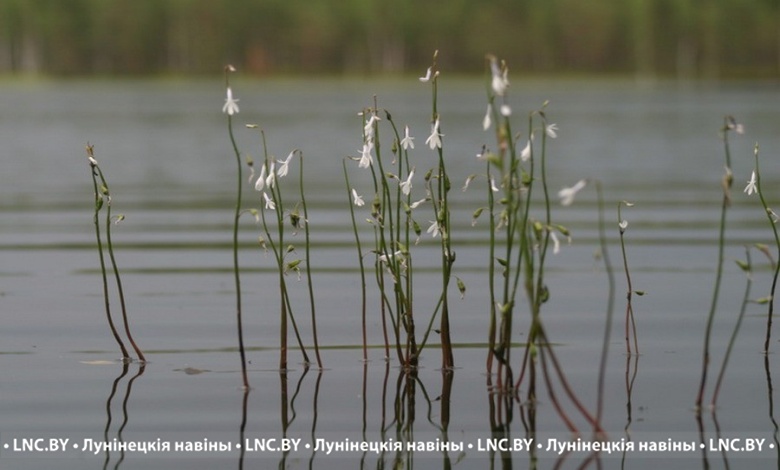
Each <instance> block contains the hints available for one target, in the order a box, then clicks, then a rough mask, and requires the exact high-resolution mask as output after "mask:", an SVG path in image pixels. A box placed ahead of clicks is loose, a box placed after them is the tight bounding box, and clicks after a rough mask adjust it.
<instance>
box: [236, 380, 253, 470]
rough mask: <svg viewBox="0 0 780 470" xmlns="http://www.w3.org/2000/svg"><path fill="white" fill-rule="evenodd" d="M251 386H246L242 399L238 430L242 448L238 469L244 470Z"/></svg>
mask: <svg viewBox="0 0 780 470" xmlns="http://www.w3.org/2000/svg"><path fill="white" fill-rule="evenodd" d="M249 391H250V389H249V388H244V396H243V399H242V400H241V425H240V426H239V430H238V436H239V438H238V442H239V443H241V450H240V452H239V456H238V469H239V470H243V468H244V457H245V453H246V446H245V445H244V435H245V433H246V422H247V409H248V405H249Z"/></svg>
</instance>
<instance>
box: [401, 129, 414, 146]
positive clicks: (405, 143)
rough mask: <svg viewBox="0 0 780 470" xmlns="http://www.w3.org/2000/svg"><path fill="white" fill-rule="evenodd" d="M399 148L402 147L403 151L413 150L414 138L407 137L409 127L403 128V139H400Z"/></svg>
mask: <svg viewBox="0 0 780 470" xmlns="http://www.w3.org/2000/svg"><path fill="white" fill-rule="evenodd" d="M401 147H403V148H404V150H409V149H410V148H412V149H413V148H414V137H411V136H410V135H409V126H406V127H404V138H403V139H401Z"/></svg>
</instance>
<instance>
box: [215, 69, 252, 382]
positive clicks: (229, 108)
mask: <svg viewBox="0 0 780 470" xmlns="http://www.w3.org/2000/svg"><path fill="white" fill-rule="evenodd" d="M235 71H236V69H235V68H234V67H233V66H232V65H227V66H225V88H226V90H227V96H226V98H225V104H224V105H223V106H222V112H223V113H225V114H226V115H227V128H228V135H229V137H230V143H231V145H232V146H233V153H234V154H235V156H236V168H237V173H236V175H237V178H236V206H235V210H234V217H233V278H234V280H235V285H236V326H237V329H238V353H239V356H240V357H241V379H242V381H243V384H244V385H243V386H244V388H249V378H248V376H247V371H246V352H245V350H244V329H243V326H242V318H241V276H240V274H239V265H238V223H239V219H240V218H241V213H242V210H241V196H242V191H243V181H244V177H243V176H242V171H241V168H242V164H241V152H240V151H239V150H238V145H237V144H236V139H235V137H234V136H233V115H234V114H237V113H238V112H239V108H238V100H237V99H234V98H233V90H232V89H231V88H230V73H231V72H235Z"/></svg>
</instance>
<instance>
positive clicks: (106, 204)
mask: <svg viewBox="0 0 780 470" xmlns="http://www.w3.org/2000/svg"><path fill="white" fill-rule="evenodd" d="M87 158H88V160H89V166H90V168H91V169H92V184H93V188H94V190H95V216H94V224H95V236H96V238H97V248H98V252H99V255H100V270H101V273H102V276H103V296H104V299H105V308H106V317H107V318H108V324H109V327H110V328H111V333H112V335H113V336H114V339H115V340H116V341H117V343H118V344H119V349H120V350H121V351H122V359H123V361H126V362H129V361H131V360H132V359H131V358H130V355H129V354H128V352H127V349H126V348H125V345H124V343H123V342H122V340H121V338H120V337H119V333H118V332H117V330H116V328H115V326H114V322H113V320H112V318H111V307H110V302H109V298H108V281H107V277H106V264H105V259H104V256H103V243H102V240H101V236H100V223H99V220H98V213H99V212H100V210H101V209H103V208H105V210H106V218H105V227H106V228H105V232H106V246H107V248H108V257H109V259H110V260H111V269H112V271H113V272H114V280H115V282H116V288H117V294H118V296H119V305H120V306H121V308H122V323H123V325H124V329H125V334H126V335H127V340H128V341H129V342H130V345H131V346H132V347H133V350H134V351H135V353H136V355H137V356H138V360H139V361H140V362H142V363H144V362H146V357H144V353H143V351H141V348H139V347H138V344H136V342H135V339H133V335H132V333H130V322H129V320H128V316H127V304H126V302H125V292H124V288H123V287H122V278H121V276H120V274H119V268H118V267H117V262H116V256H115V255H114V244H113V242H112V240H111V226H112V225H115V224H118V223H119V222H121V221H122V220H124V218H125V217H124V215H118V216H113V215H112V214H111V202H112V201H111V191H110V190H109V187H108V182H107V181H106V178H105V175H104V174H103V171H102V170H101V169H100V165H98V163H97V160H96V159H95V154H94V146H92V145H89V144H87ZM98 178H99V179H100V188H99V189H98V181H97V180H98Z"/></svg>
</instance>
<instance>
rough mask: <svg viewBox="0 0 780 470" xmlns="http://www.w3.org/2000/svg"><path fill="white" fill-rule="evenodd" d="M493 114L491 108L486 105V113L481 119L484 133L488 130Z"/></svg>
mask: <svg viewBox="0 0 780 470" xmlns="http://www.w3.org/2000/svg"><path fill="white" fill-rule="evenodd" d="M491 114H493V106H492V105H491V104H490V103H488V106H487V111H486V112H485V117H484V118H482V130H483V131H486V130H488V129H489V128H490V124H491V123H492V121H491V120H490V115H491Z"/></svg>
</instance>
